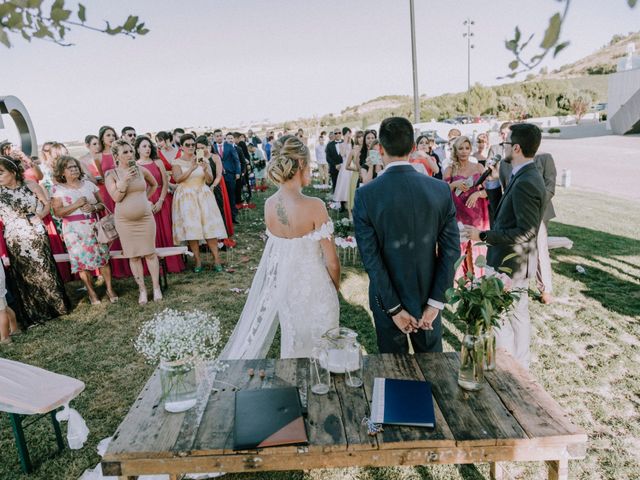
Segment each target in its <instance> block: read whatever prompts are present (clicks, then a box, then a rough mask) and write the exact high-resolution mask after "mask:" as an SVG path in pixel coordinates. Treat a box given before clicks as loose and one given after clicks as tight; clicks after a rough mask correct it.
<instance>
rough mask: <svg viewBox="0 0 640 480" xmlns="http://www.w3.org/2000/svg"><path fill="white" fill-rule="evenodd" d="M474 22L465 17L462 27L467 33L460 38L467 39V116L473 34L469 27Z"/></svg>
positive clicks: (469, 112) (469, 111)
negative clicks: (464, 27)
mask: <svg viewBox="0 0 640 480" xmlns="http://www.w3.org/2000/svg"><path fill="white" fill-rule="evenodd" d="M475 23H476V22H474V21H473V20H471V19H470V18H468V17H467V19H466V20H465V21H464V22H462V25H464V26H466V27H467V31H466V32H465V33H463V34H462V37H463V38H465V37H466V39H467V110H468V112H467V113H468V114H469V115H471V109H470V108H469V100H470V98H469V93H470V92H471V49H472V48H473V47H474V45H473V44H472V43H471V37H473V36H474V33H473V32H472V31H471V26H472V25H475Z"/></svg>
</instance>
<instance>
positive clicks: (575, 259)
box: [0, 190, 640, 480]
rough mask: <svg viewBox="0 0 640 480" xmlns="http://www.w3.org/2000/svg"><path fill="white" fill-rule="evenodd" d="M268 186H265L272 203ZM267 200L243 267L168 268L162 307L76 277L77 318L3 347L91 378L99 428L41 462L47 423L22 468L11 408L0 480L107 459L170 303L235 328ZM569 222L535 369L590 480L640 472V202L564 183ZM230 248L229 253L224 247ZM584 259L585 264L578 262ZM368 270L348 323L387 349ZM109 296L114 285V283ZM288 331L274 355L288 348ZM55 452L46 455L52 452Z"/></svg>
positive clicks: (564, 218)
mask: <svg viewBox="0 0 640 480" xmlns="http://www.w3.org/2000/svg"><path fill="white" fill-rule="evenodd" d="M264 198H265V196H264V194H263V196H262V199H264ZM262 199H259V200H258V209H256V210H255V211H251V212H250V213H248V216H247V217H245V218H241V221H242V224H241V225H240V228H239V229H238V246H239V248H238V249H237V252H236V253H235V258H234V259H233V261H232V265H233V270H234V271H233V272H226V273H220V274H215V273H213V272H212V271H211V270H210V269H209V270H207V271H205V272H203V273H201V274H193V273H185V274H180V275H173V276H170V279H169V284H170V289H169V291H168V292H167V293H166V295H165V300H164V301H163V302H162V303H160V304H154V303H150V304H148V305H146V306H144V307H140V306H138V304H137V289H136V287H135V285H134V283H133V281H131V280H124V281H117V282H116V289H117V291H118V293H119V294H120V298H121V301H120V302H119V303H118V304H115V305H111V304H108V302H107V303H102V304H101V305H100V306H96V307H91V306H90V304H89V302H88V299H87V298H86V297H84V296H83V295H82V294H81V293H79V292H77V290H76V289H77V288H78V287H79V286H80V285H79V283H78V282H75V283H71V284H69V285H68V291H69V293H70V295H71V296H72V299H73V302H74V305H75V308H74V311H73V313H72V314H70V315H68V316H66V317H64V318H60V319H57V320H54V321H51V322H49V323H48V324H46V325H43V326H39V327H37V328H32V329H30V330H29V331H28V332H27V334H26V335H22V336H21V337H18V338H17V339H16V342H15V344H14V345H12V346H9V347H7V348H0V355H1V356H3V357H7V358H10V359H14V360H19V361H23V362H26V363H29V364H33V365H37V366H40V367H44V368H47V369H49V370H53V371H55V372H58V373H63V374H67V375H70V376H73V377H77V378H79V379H82V380H83V381H84V382H85V383H86V385H87V388H86V390H85V392H84V393H83V394H81V395H80V396H79V397H78V399H76V400H75V401H74V402H73V406H74V407H75V408H76V409H78V410H79V411H80V412H81V413H82V415H83V416H84V418H85V420H86V421H87V424H88V427H89V429H90V430H91V434H90V436H89V441H88V443H87V444H86V445H85V447H84V448H83V449H82V450H79V451H71V450H68V449H67V450H66V451H65V452H64V453H63V454H62V455H59V456H56V457H54V458H50V459H47V460H44V457H46V456H48V455H49V454H50V452H51V451H53V449H54V441H53V435H52V432H51V430H50V423H48V422H47V421H45V420H42V421H40V422H38V423H37V424H35V425H34V426H33V427H30V428H29V429H28V430H27V441H28V443H29V445H30V453H31V456H32V460H33V461H34V464H35V465H36V471H35V473H33V474H32V475H30V476H28V477H27V476H23V475H21V473H20V468H19V464H18V457H17V454H16V451H15V447H14V444H13V437H12V435H11V429H10V426H9V419H8V417H7V416H6V415H1V416H0V479H3V480H4V479H11V480H13V479H16V480H20V479H23V480H26V479H27V478H29V479H32V480H52V479H54V480H57V479H76V478H78V477H79V476H80V475H81V474H82V472H83V471H84V470H85V469H86V468H90V467H93V466H94V465H95V464H96V463H97V462H98V461H99V457H98V455H97V453H96V451H95V447H96V445H97V443H98V442H99V441H100V440H101V439H102V438H104V437H108V436H110V435H112V434H113V432H114V431H115V429H116V428H117V426H118V424H119V423H120V421H121V420H122V419H123V417H124V416H125V414H126V413H127V411H128V410H129V407H130V406H131V404H132V403H133V401H134V399H135V398H136V396H137V394H138V392H139V391H140V389H141V388H142V386H143V385H144V383H145V382H146V380H147V378H148V377H149V375H150V374H151V372H152V370H153V366H150V365H147V364H145V363H144V361H143V359H142V358H141V356H140V355H138V354H137V353H136V352H135V351H134V348H133V338H134V337H135V336H136V333H137V331H138V328H139V326H140V324H141V322H143V321H144V320H146V319H149V318H150V317H151V316H152V315H153V314H154V313H155V312H157V311H160V310H162V309H163V308H165V307H173V308H179V309H186V308H200V309H207V310H211V311H213V312H215V313H216V314H217V315H218V316H219V317H220V318H221V320H222V321H223V323H224V328H225V330H226V332H227V334H229V333H230V332H231V330H232V328H233V326H234V324H235V321H236V319H237V318H238V317H239V315H240V312H241V310H242V306H243V304H244V301H245V298H246V295H244V294H242V293H233V292H231V291H230V289H231V288H234V287H238V288H241V289H243V290H244V289H245V288H248V287H249V286H250V284H251V279H252V276H253V270H252V267H255V266H256V265H257V263H258V261H259V259H260V254H261V251H262V245H263V236H262V232H263V231H264V224H263V222H262V220H261V209H260V207H261V205H262ZM555 205H556V210H557V211H558V218H556V219H555V221H554V222H552V223H551V226H550V232H549V233H550V235H552V236H568V237H570V238H571V239H572V240H573V241H574V248H573V249H572V250H564V249H561V250H555V251H552V262H553V270H554V289H555V292H554V294H555V296H556V298H557V302H556V303H555V304H553V305H550V306H544V305H541V304H540V303H538V302H535V301H532V302H531V306H530V309H531V313H532V320H533V345H532V353H533V357H532V365H531V371H532V373H533V375H534V376H535V377H536V378H537V379H538V380H539V382H540V383H541V384H542V385H543V386H544V387H545V388H546V389H547V390H548V391H549V392H550V393H551V394H552V396H553V397H554V398H555V399H556V400H557V401H558V402H559V403H560V404H561V405H562V406H563V407H564V408H565V409H566V410H567V411H568V412H569V415H570V417H571V419H572V420H573V422H575V423H576V424H578V425H580V426H581V427H582V428H583V429H585V430H586V431H587V432H588V434H589V449H588V454H587V458H586V459H585V460H583V461H573V462H571V463H570V477H571V478H579V479H600V478H603V479H604V478H610V479H637V478H640V460H639V453H638V452H640V349H639V348H638V347H639V346H640V208H639V207H640V204H638V203H636V204H632V203H631V202H629V201H625V200H619V199H615V198H612V197H606V196H603V195H595V194H592V193H588V192H582V191H577V190H559V192H558V194H557V196H556V198H555ZM223 258H224V254H223ZM576 265H582V266H583V267H584V268H585V269H586V273H585V274H580V273H578V272H577V271H576ZM367 285H368V280H367V276H366V274H365V273H364V272H363V270H362V268H360V267H354V266H347V267H345V268H344V271H343V285H342V289H341V293H342V298H341V308H342V311H341V323H342V324H343V325H346V326H349V327H351V328H354V329H356V330H357V331H358V332H359V334H360V340H361V341H362V344H363V345H364V346H365V348H366V349H367V351H368V352H376V350H377V349H376V345H375V333H374V329H373V326H372V323H371V320H370V317H369V314H368V312H367V303H368V300H367ZM103 295H104V293H103ZM444 336H445V349H446V350H458V349H459V346H460V344H459V339H460V338H461V325H460V324H458V323H457V322H455V321H454V320H453V319H452V318H451V316H450V315H447V319H446V321H445V334H444ZM278 341H279V340H278V339H276V342H275V344H274V347H273V348H272V349H271V352H270V356H277V355H278V351H279V348H278ZM43 460H44V461H43ZM506 466H507V470H508V472H509V473H510V475H511V477H512V478H522V479H539V478H546V477H545V473H546V472H545V471H544V470H543V467H542V466H541V465H537V464H528V463H511V464H507V465H506ZM488 476H489V468H488V464H479V465H477V466H459V467H456V466H435V467H397V468H364V469H358V468H351V469H341V470H328V471H309V472H281V473H263V474H251V475H248V474H237V475H228V476H227V478H230V479H249V478H259V479H269V480H276V479H285V478H293V479H320V478H322V479H327V480H338V479H340V480H346V479H349V480H351V479H359V480H365V479H366V480H373V479H398V480H409V479H461V478H462V479H467V480H469V479H481V478H488Z"/></svg>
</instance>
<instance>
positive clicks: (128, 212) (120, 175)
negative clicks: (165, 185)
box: [105, 140, 162, 305]
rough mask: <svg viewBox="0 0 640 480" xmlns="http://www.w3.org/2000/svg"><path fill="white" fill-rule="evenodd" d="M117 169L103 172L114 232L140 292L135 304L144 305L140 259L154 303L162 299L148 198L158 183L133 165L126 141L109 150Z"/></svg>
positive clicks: (114, 145) (144, 169)
mask: <svg viewBox="0 0 640 480" xmlns="http://www.w3.org/2000/svg"><path fill="white" fill-rule="evenodd" d="M111 153H112V154H113V160H114V162H115V165H116V168H114V169H112V170H109V171H108V172H107V173H105V175H106V178H105V184H106V186H107V190H108V191H109V195H111V198H113V200H114V202H115V204H116V207H115V220H116V230H117V232H118V235H119V236H120V242H121V243H122V253H123V255H124V256H125V257H126V258H128V259H129V265H130V266H131V271H132V272H133V278H134V279H135V281H136V283H137V284H138V288H139V289H140V296H139V298H138V303H139V304H140V305H144V304H145V303H147V288H146V286H145V284H144V269H143V267H142V257H144V259H145V260H146V261H147V268H148V269H149V273H150V274H151V281H152V283H153V300H154V301H160V300H162V291H161V290H160V264H159V262H158V255H157V254H156V221H155V219H154V218H153V211H152V205H151V201H150V200H149V198H151V197H152V196H153V194H154V193H155V191H156V189H157V188H158V182H156V179H155V178H154V177H153V175H152V174H151V173H150V172H149V170H147V169H146V168H141V167H139V166H138V165H137V164H136V159H135V158H134V156H133V147H132V146H131V145H130V144H129V143H128V142H127V141H126V140H116V141H115V142H113V145H112V147H111Z"/></svg>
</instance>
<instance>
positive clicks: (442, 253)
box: [353, 165, 460, 321]
mask: <svg viewBox="0 0 640 480" xmlns="http://www.w3.org/2000/svg"><path fill="white" fill-rule="evenodd" d="M353 223H354V227H355V233H356V239H357V241H358V249H359V250H360V255H361V257H362V262H363V263H364V267H365V269H366V271H367V273H368V274H369V279H370V287H369V302H370V304H371V305H372V309H374V306H376V305H377V306H378V307H380V308H381V309H382V310H389V309H391V308H393V307H395V306H396V305H398V304H402V306H403V307H404V308H405V309H406V310H407V311H408V312H409V313H410V314H411V315H413V316H414V317H416V318H420V316H421V315H422V311H423V309H424V307H425V306H426V304H427V301H428V300H429V298H432V299H434V300H437V301H439V302H443V303H444V302H446V299H445V292H446V290H447V289H448V288H449V287H451V286H452V284H453V276H454V269H453V267H454V264H455V262H456V260H457V259H458V258H459V256H460V234H459V231H458V227H457V224H456V210H455V206H454V204H453V200H452V198H451V192H450V190H449V186H448V185H447V184H446V183H444V182H443V181H441V180H436V179H434V178H430V177H427V176H425V175H423V174H421V173H418V172H417V171H416V170H415V169H414V168H413V167H412V166H409V165H400V166H397V167H391V168H389V169H388V170H385V172H384V173H383V174H382V175H380V176H379V177H377V178H376V179H375V180H373V181H372V182H369V183H368V184H366V185H363V186H361V187H360V188H358V189H357V190H356V196H355V202H354V209H353ZM389 321H391V319H390V318H389Z"/></svg>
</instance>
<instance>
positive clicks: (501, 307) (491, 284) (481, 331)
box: [446, 255, 526, 390]
mask: <svg viewBox="0 0 640 480" xmlns="http://www.w3.org/2000/svg"><path fill="white" fill-rule="evenodd" d="M511 256H512V255H511ZM511 256H507V257H506V258H505V259H504V260H508V259H509V258H511ZM465 258H466V257H465V256H462V257H461V258H460V259H459V260H458V262H457V263H456V266H455V268H456V270H457V268H458V267H459V266H460V263H461V262H462V261H464V259H465ZM475 266H476V267H478V268H484V272H485V273H484V275H483V276H481V277H476V276H475V275H474V274H473V272H471V271H469V272H467V274H466V275H465V276H464V277H460V278H458V280H457V281H456V282H455V284H454V286H453V287H451V288H449V289H448V290H447V293H446V295H447V301H448V302H449V303H450V304H451V305H452V306H453V307H454V310H453V311H454V313H455V315H456V317H457V318H459V319H460V320H462V321H463V322H464V324H465V326H466V332H465V335H464V338H463V340H462V350H461V353H460V372H459V374H458V384H459V385H460V386H461V387H462V388H464V389H466V390H478V389H480V388H482V382H483V380H484V370H485V369H486V370H493V369H494V368H495V333H494V327H498V326H499V322H500V319H501V318H502V316H503V315H504V313H505V312H506V311H507V310H508V309H509V308H510V307H511V305H512V304H513V302H514V301H515V300H517V299H518V298H519V297H520V294H521V293H522V292H520V291H516V290H513V289H512V282H511V278H510V277H509V276H508V275H507V274H506V273H505V272H508V273H511V270H510V269H509V268H507V267H500V268H499V269H498V270H500V272H497V271H496V270H494V269H493V268H492V267H490V266H487V261H486V259H485V257H484V256H482V255H480V256H478V258H477V259H476V261H475ZM525 294H526V293H525Z"/></svg>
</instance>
